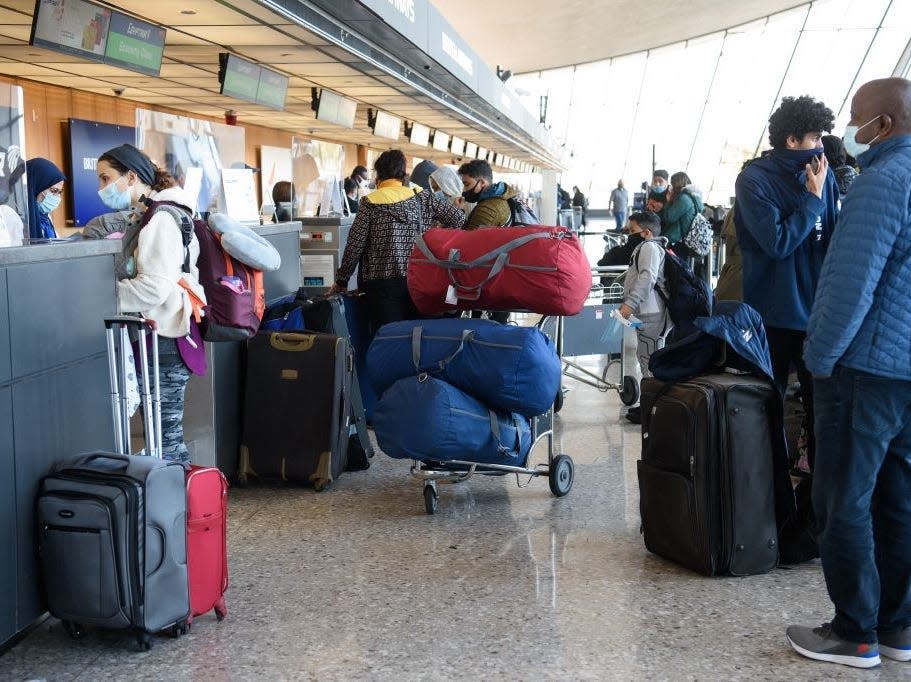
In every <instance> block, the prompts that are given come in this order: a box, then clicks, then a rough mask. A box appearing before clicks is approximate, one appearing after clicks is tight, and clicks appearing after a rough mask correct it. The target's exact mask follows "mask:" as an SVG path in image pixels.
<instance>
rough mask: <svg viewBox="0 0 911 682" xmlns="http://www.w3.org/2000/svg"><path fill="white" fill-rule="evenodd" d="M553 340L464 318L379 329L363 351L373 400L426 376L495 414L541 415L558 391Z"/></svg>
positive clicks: (521, 329) (530, 329) (557, 360)
mask: <svg viewBox="0 0 911 682" xmlns="http://www.w3.org/2000/svg"><path fill="white" fill-rule="evenodd" d="M561 371H562V367H561V365H560V358H559V357H558V356H557V351H556V349H555V347H554V344H553V341H551V340H550V339H548V338H547V336H546V335H545V334H544V333H543V332H542V331H541V330H540V329H537V328H535V327H516V326H514V325H508V324H498V323H497V322H491V321H488V320H471V319H463V318H455V319H440V320H406V321H402V322H392V323H390V324H387V325H383V327H381V328H380V330H379V331H378V332H377V334H376V336H375V337H374V338H373V342H372V343H371V344H370V348H369V350H368V351H367V374H368V375H369V377H370V381H371V383H372V384H373V388H374V390H375V391H376V392H377V394H378V395H382V394H383V392H384V391H386V390H387V389H388V388H389V387H390V386H392V384H393V383H395V382H396V381H398V380H399V379H401V378H403V377H406V376H414V375H415V374H418V373H420V372H427V373H430V374H432V375H433V376H435V377H438V378H440V379H443V380H444V381H447V382H449V383H450V384H452V385H453V386H456V387H457V388H460V389H461V390H463V391H465V392H466V393H468V394H470V395H472V396H474V397H475V398H477V399H478V400H480V401H481V402H482V403H484V404H485V405H489V406H490V407H493V408H495V409H497V410H505V411H507V412H518V413H519V414H523V415H525V416H526V417H534V416H535V415H539V414H543V413H544V412H546V411H547V410H548V409H550V407H551V405H553V403H554V399H555V398H556V396H557V391H559V390H560V374H561Z"/></svg>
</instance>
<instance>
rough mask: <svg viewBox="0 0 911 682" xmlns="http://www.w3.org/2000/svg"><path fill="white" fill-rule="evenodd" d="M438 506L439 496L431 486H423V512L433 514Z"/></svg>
mask: <svg viewBox="0 0 911 682" xmlns="http://www.w3.org/2000/svg"><path fill="white" fill-rule="evenodd" d="M439 506H440V496H439V495H438V494H437V491H436V489H435V488H434V487H433V486H432V485H425V486H424V510H425V511H426V512H427V513H428V514H435V513H436V511H437V507H439Z"/></svg>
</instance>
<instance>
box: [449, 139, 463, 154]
mask: <svg viewBox="0 0 911 682" xmlns="http://www.w3.org/2000/svg"><path fill="white" fill-rule="evenodd" d="M449 151H451V152H452V153H453V154H455V155H456V156H462V155H464V154H465V140H463V139H462V138H461V137H456V136H455V135H453V136H452V140H450V142H449Z"/></svg>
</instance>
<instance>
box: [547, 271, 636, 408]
mask: <svg viewBox="0 0 911 682" xmlns="http://www.w3.org/2000/svg"><path fill="white" fill-rule="evenodd" d="M626 270H627V267H626V266H624V265H612V266H607V267H596V268H592V280H593V282H592V289H591V293H590V294H589V297H588V300H587V301H586V302H585V307H584V308H583V309H582V312H581V313H579V314H578V315H573V316H572V317H565V318H562V320H561V321H560V324H559V332H558V335H557V349H558V351H559V353H560V358H561V359H562V362H563V376H566V377H569V378H570V379H575V380H576V381H581V382H582V383H584V384H587V385H589V386H594V387H595V388H597V389H598V390H599V391H605V392H606V391H617V393H618V394H619V396H620V400H621V402H623V404H624V405H635V404H636V401H637V400H639V382H638V381H637V380H636V377H635V376H629V375H627V374H626V371H625V369H626V368H625V364H624V360H623V340H624V334H626V333H634V332H633V331H632V330H629V329H628V328H626V327H623V326H619V325H618V326H619V330H617V332H616V333H614V334H608V331H609V325H608V323H609V322H610V313H611V311H612V310H613V309H614V308H618V307H619V306H620V304H621V303H622V302H623V282H622V275H623V273H625V272H626ZM612 276H613V277H612ZM602 277H612V279H613V281H611V282H610V283H608V284H603V283H602V282H601V278H602ZM580 355H607V356H608V362H607V365H606V366H605V367H604V371H603V372H602V373H601V374H600V375H599V374H595V373H594V372H592V371H591V370H589V369H587V368H585V367H583V366H582V365H580V364H578V363H576V362H573V361H571V360H567V359H566V358H567V357H576V356H580ZM615 364H619V365H620V383H616V384H615V383H612V382H610V381H608V379H607V373H608V370H610V368H611V367H612V366H613V365H615ZM562 398H563V395H562V391H561V393H560V395H559V396H558V397H557V402H556V405H555V409H556V410H557V411H558V412H559V411H560V408H561V407H562V404H563V400H562Z"/></svg>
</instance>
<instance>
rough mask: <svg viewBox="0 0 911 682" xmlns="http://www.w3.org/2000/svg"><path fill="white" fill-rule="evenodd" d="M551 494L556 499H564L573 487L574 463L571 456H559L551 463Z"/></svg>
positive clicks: (549, 474) (549, 476) (549, 477)
mask: <svg viewBox="0 0 911 682" xmlns="http://www.w3.org/2000/svg"><path fill="white" fill-rule="evenodd" d="M548 479H549V481H550V492H552V493H553V494H554V496H555V497H563V496H564V495H566V493H568V492H569V491H570V489H571V488H572V487H573V461H572V459H570V457H569V455H557V456H556V457H554V460H553V461H552V462H551V463H550V472H549V473H548Z"/></svg>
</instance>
